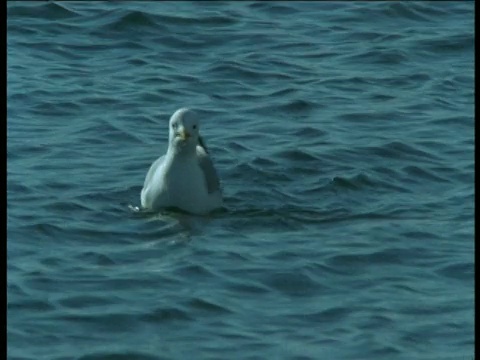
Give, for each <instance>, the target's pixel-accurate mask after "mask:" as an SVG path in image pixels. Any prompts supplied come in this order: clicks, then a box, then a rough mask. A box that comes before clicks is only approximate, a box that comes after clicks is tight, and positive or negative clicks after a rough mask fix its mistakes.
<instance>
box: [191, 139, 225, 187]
mask: <svg viewBox="0 0 480 360" xmlns="http://www.w3.org/2000/svg"><path fill="white" fill-rule="evenodd" d="M201 144H202V145H203V144H204V143H203V141H202V142H201ZM197 159H198V164H199V165H200V169H202V172H203V175H205V181H206V183H207V190H208V193H209V194H211V193H214V192H215V191H218V190H220V180H219V179H218V176H217V171H216V170H215V167H214V166H213V162H212V160H211V159H210V156H208V153H207V152H206V150H205V148H204V147H203V146H201V145H197Z"/></svg>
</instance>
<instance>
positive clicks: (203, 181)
mask: <svg viewBox="0 0 480 360" xmlns="http://www.w3.org/2000/svg"><path fill="white" fill-rule="evenodd" d="M199 127H200V126H199V122H198V119H197V117H196V113H195V112H194V111H192V110H190V109H188V108H181V109H179V110H177V111H176V112H175V113H174V114H173V115H172V116H171V118H170V121H169V134H168V149H167V153H166V154H165V155H162V156H161V157H159V158H158V159H157V160H156V161H155V162H154V163H153V164H152V166H150V169H149V170H148V173H147V176H146V178H145V182H144V184H143V189H142V192H141V194H140V198H141V204H142V208H144V209H147V210H155V211H157V210H160V209H162V208H169V207H174V208H178V209H181V210H183V211H186V212H189V213H192V214H196V215H206V214H208V213H210V212H212V211H213V210H215V209H218V208H221V207H222V205H223V200H222V191H221V189H220V180H219V179H218V176H217V172H216V170H215V167H214V166H213V162H212V160H211V159H210V156H209V153H208V150H207V148H206V146H205V143H204V141H203V140H202V138H201V137H200V133H199Z"/></svg>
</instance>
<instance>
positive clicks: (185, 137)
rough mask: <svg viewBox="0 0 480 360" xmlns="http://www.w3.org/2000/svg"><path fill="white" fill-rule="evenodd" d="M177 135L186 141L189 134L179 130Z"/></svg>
mask: <svg viewBox="0 0 480 360" xmlns="http://www.w3.org/2000/svg"><path fill="white" fill-rule="evenodd" d="M178 135H179V136H180V139H182V140H187V139H188V138H189V137H190V134H189V133H188V132H187V131H185V129H180V131H179V132H178Z"/></svg>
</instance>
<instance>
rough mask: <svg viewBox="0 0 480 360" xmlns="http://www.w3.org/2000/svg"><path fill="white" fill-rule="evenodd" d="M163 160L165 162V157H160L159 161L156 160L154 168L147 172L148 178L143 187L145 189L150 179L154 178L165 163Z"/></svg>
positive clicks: (151, 167)
mask: <svg viewBox="0 0 480 360" xmlns="http://www.w3.org/2000/svg"><path fill="white" fill-rule="evenodd" d="M163 160H165V155H162V156H160V157H159V158H158V159H157V160H155V162H154V163H153V164H152V166H150V169H149V170H148V172H147V176H146V177H145V182H144V183H143V187H145V186H146V185H147V184H148V183H149V182H150V179H151V178H152V176H153V174H155V171H157V169H158V167H159V166H160V165H161V164H162V163H163Z"/></svg>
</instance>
